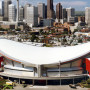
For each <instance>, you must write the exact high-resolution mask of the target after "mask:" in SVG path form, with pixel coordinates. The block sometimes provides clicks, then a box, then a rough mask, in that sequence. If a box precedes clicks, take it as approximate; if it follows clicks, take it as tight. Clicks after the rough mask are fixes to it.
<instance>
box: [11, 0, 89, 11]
mask: <svg viewBox="0 0 90 90" xmlns="http://www.w3.org/2000/svg"><path fill="white" fill-rule="evenodd" d="M12 1H13V3H14V4H16V2H15V1H16V0H12ZM59 2H60V3H61V4H62V6H63V7H64V8H69V7H72V8H75V9H76V11H84V10H85V7H90V2H89V0H75V1H74V0H54V9H56V4H57V3H59ZM26 3H30V4H32V5H35V6H37V4H38V3H45V4H46V5H47V0H38V1H37V0H20V5H25V4H26Z"/></svg>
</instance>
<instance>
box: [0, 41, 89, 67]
mask: <svg viewBox="0 0 90 90" xmlns="http://www.w3.org/2000/svg"><path fill="white" fill-rule="evenodd" d="M0 53H1V54H3V55H4V56H6V57H8V58H10V59H13V60H15V61H19V62H25V63H31V64H38V65H41V64H52V63H58V62H59V61H61V62H66V61H69V60H73V59H76V58H79V57H81V56H83V55H86V54H88V53H90V43H85V44H81V45H77V46H68V47H37V46H31V45H26V44H23V43H19V42H15V41H11V40H7V39H0Z"/></svg>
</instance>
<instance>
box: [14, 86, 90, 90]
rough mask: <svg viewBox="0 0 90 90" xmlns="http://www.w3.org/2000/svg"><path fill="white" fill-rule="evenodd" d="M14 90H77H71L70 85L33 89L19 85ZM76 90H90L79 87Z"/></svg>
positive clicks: (34, 87) (35, 87)
mask: <svg viewBox="0 0 90 90" xmlns="http://www.w3.org/2000/svg"><path fill="white" fill-rule="evenodd" d="M14 90H75V89H72V88H70V87H69V86H68V85H67V86H33V87H30V86H28V87H26V88H23V87H22V86H20V85H19V86H17V87H15V88H14ZM76 90H90V89H87V88H80V87H77V89H76Z"/></svg>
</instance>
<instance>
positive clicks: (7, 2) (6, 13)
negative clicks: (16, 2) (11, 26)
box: [4, 0, 12, 21]
mask: <svg viewBox="0 0 90 90" xmlns="http://www.w3.org/2000/svg"><path fill="white" fill-rule="evenodd" d="M11 3H12V1H11V0H4V19H5V20H6V21H7V20H8V6H9V5H10V4H11Z"/></svg>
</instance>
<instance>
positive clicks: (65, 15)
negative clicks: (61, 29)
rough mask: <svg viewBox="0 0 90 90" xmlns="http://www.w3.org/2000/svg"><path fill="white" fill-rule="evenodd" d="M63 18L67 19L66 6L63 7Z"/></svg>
mask: <svg viewBox="0 0 90 90" xmlns="http://www.w3.org/2000/svg"><path fill="white" fill-rule="evenodd" d="M63 19H67V11H66V8H63Z"/></svg>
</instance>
